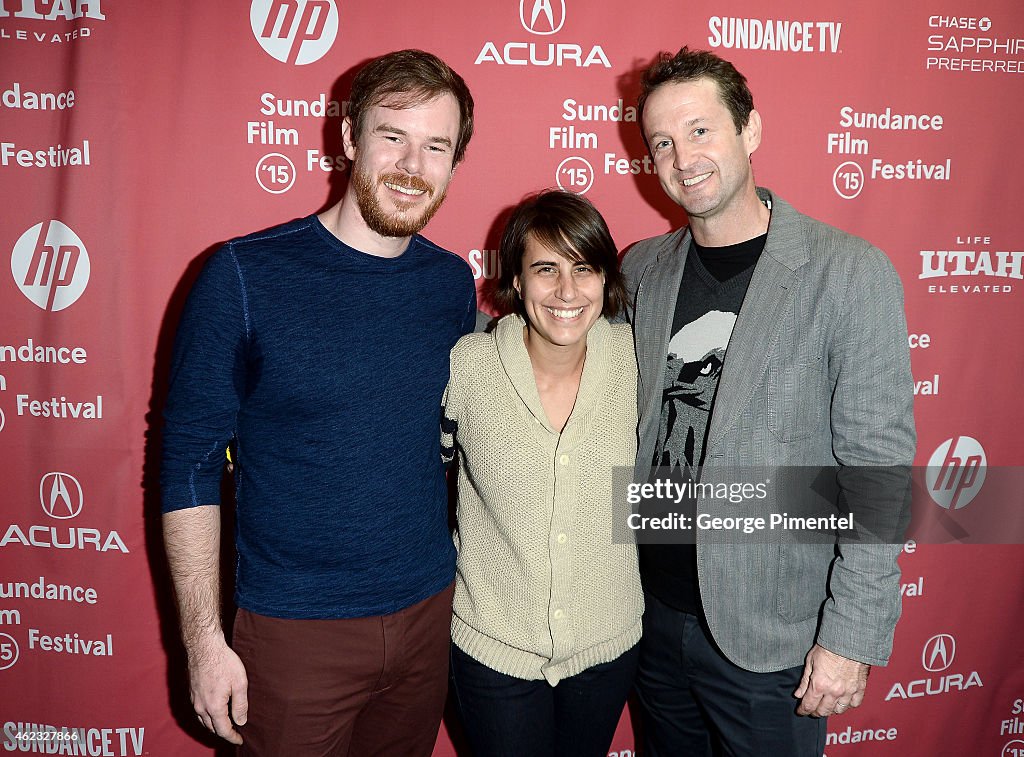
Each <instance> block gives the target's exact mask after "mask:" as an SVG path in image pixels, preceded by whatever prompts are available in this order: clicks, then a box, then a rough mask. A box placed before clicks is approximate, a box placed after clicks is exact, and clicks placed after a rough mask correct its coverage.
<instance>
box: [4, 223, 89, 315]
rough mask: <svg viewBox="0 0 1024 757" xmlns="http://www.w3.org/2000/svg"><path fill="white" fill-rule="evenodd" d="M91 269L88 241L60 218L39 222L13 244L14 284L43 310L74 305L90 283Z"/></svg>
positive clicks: (59, 308) (12, 265)
mask: <svg viewBox="0 0 1024 757" xmlns="http://www.w3.org/2000/svg"><path fill="white" fill-rule="evenodd" d="M89 271H90V265H89V253H88V252H87V251H86V249H85V244H83V242H82V240H81V239H79V237H78V235H77V234H76V233H75V232H74V231H72V230H71V228H70V227H68V226H66V225H65V224H63V223H61V222H60V221H57V220H51V221H44V222H42V223H37V224H36V225H35V226H33V227H32V228H31V229H29V230H28V231H26V232H25V233H24V234H22V235H21V237H20V238H19V239H18V241H17V242H15V243H14V251H13V253H12V254H11V274H12V275H13V276H14V283H15V284H17V285H18V288H19V289H20V290H21V293H22V294H24V295H25V296H26V297H28V299H29V300H31V301H32V302H33V303H35V304H36V305H37V306H38V307H40V308H42V309H43V310H47V311H54V312H56V311H58V310H63V309H64V308H67V307H70V306H71V305H73V304H75V302H76V301H77V300H78V298H79V297H81V296H82V293H83V292H85V287H86V285H87V284H88V283H89Z"/></svg>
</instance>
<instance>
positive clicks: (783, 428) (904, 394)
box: [623, 188, 916, 672]
mask: <svg viewBox="0 0 1024 757" xmlns="http://www.w3.org/2000/svg"><path fill="white" fill-rule="evenodd" d="M758 194H759V195H760V196H761V198H762V199H764V200H769V201H770V202H771V211H772V215H771V222H770V225H769V228H768V241H767V243H766V245H765V249H764V252H763V253H762V255H761V257H760V259H759V260H758V263H757V266H756V267H755V269H754V274H753V278H752V279H751V282H750V287H749V289H748V290H747V294H746V297H745V299H744V301H743V306H742V308H741V309H740V313H739V315H738V317H737V320H736V324H735V328H734V330H733V333H732V337H731V339H730V341H729V345H728V349H727V350H726V357H725V362H724V365H723V367H722V374H721V377H720V381H719V385H718V393H717V398H716V400H715V405H714V409H713V414H712V416H711V420H710V428H709V431H708V439H707V445H706V454H705V469H704V476H705V479H706V480H707V479H709V477H710V478H713V476H714V474H715V471H716V469H719V470H721V469H723V468H725V467H727V466H733V467H736V466H788V465H792V466H817V465H836V464H838V465H840V466H909V465H911V464H912V462H913V458H914V451H915V445H916V437H915V432H914V416H913V379H912V378H911V374H910V352H909V348H908V345H907V327H906V319H905V317H904V313H903V289H902V285H901V283H900V280H899V277H898V275H897V274H896V271H895V270H894V269H893V267H892V264H891V263H890V262H889V260H888V259H887V258H886V257H885V255H884V253H882V252H881V251H880V250H879V249H877V248H875V247H873V246H871V245H870V244H868V243H867V242H865V241H864V240H862V239H859V238H857V237H854V236H852V235H850V234H847V233H845V232H843V231H840V230H839V229H836V228H833V227H831V226H828V225H826V224H823V223H820V222H818V221H815V220H814V219H812V218H809V217H807V216H805V215H803V214H801V213H799V212H797V211H796V210H795V209H794V208H793V207H792V206H790V205H789V204H788V203H787V202H785V201H784V200H782V199H780V198H779V197H774V196H772V195H771V193H770V192H769V191H768V190H765V189H760V188H759V189H758ZM689 247H690V233H689V229H688V228H682V229H679V230H677V231H674V232H672V233H670V234H665V235H663V236H660V237H655V238H653V239H649V240H645V241H643V242H639V243H638V244H636V245H635V246H634V248H633V249H632V250H631V251H630V252H629V254H628V255H626V257H625V260H624V262H623V272H624V273H625V275H626V278H627V282H628V286H629V292H630V295H631V297H632V301H633V303H634V305H633V309H632V312H631V316H632V321H633V328H634V339H635V345H636V355H637V363H638V365H639V369H640V383H639V388H638V409H639V416H640V426H639V451H638V454H637V475H638V476H639V477H642V479H643V480H646V477H647V475H648V472H649V468H650V461H651V459H652V456H653V451H654V446H655V442H656V437H657V433H658V425H659V419H660V414H661V396H662V383H663V380H664V372H665V360H666V356H667V354H668V343H669V339H670V337H671V334H670V331H671V328H672V317H673V314H674V312H675V306H676V297H677V295H678V292H679V282H680V279H681V277H682V274H683V266H684V264H685V262H686V254H687V251H688V250H689ZM905 483H906V486H908V487H909V476H908V477H907V478H906V479H905ZM899 485H901V486H902V482H901V483H900V484H899ZM907 491H909V490H907ZM903 499H904V498H903V497H902V496H901V493H900V492H896V493H895V494H894V503H896V504H894V507H899V506H900V503H902V502H903ZM708 506H711V507H713V506H714V505H707V503H706V502H705V501H703V500H702V501H701V508H702V510H700V511H699V512H703V511H706V510H704V509H703V508H706V507H708ZM712 514H728V513H724V512H722V513H712ZM708 542H709V539H708V538H707V537H705V536H702V534H701V533H700V532H698V534H697V572H698V578H699V582H700V590H701V598H702V602H703V606H704V610H705V613H706V615H707V620H708V624H709V626H710V628H711V633H712V634H713V636H714V638H715V641H716V642H717V643H718V645H719V647H720V648H721V650H722V651H723V652H724V653H725V655H726V656H727V657H728V658H729V659H730V660H732V661H733V662H734V663H736V664H737V665H739V666H741V667H743V668H746V669H748V670H752V671H755V672H767V671H773V670H781V669H784V668H787V667H793V666H795V665H799V664H802V663H803V659H804V656H805V655H806V654H807V652H808V650H810V648H811V646H812V645H813V644H814V643H815V642H817V643H818V644H820V645H821V646H823V647H825V648H826V649H829V650H831V651H833V652H836V653H837V654H840V655H843V656H844V657H847V658H850V659H853V660H859V661H861V662H866V663H869V664H874V665H884V664H885V663H886V662H888V658H889V654H890V652H891V649H892V636H893V630H894V628H895V626H896V621H897V619H898V618H899V615H900V594H899V575H900V574H899V568H898V566H897V564H896V558H897V556H898V555H899V550H900V547H899V545H895V544H882V545H865V544H851V543H848V542H843V541H839V542H838V543H836V544H797V543H794V542H793V540H792V539H785V538H784V539H783V540H782V543H773V544H757V545H746V544H744V545H743V546H737V545H735V544H733V545H723V544H713V543H708Z"/></svg>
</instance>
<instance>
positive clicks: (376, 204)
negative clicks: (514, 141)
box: [342, 94, 459, 237]
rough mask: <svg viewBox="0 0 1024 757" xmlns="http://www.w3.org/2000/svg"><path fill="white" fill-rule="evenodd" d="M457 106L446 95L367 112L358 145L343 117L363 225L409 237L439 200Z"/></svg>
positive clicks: (447, 175)
mask: <svg viewBox="0 0 1024 757" xmlns="http://www.w3.org/2000/svg"><path fill="white" fill-rule="evenodd" d="M458 133H459V106H458V103H457V102H456V100H455V98H454V97H452V95H450V94H444V95H441V96H440V97H436V98H434V99H433V100H429V101H427V102H424V103H422V104H419V105H414V106H411V107H407V108H389V107H387V106H386V105H378V106H374V107H372V108H370V109H369V111H368V113H367V114H366V122H365V126H364V129H363V132H362V134H361V135H360V137H359V139H358V141H355V139H354V135H353V133H352V123H351V121H350V120H349V119H345V122H344V123H343V125H342V141H343V144H344V147H345V155H346V157H348V158H349V160H351V161H353V163H352V179H351V184H350V187H351V191H352V192H353V194H354V195H355V201H356V203H357V205H358V207H359V211H360V213H361V215H362V218H363V221H364V222H365V224H366V226H367V227H368V228H369V229H370V230H371V231H373V232H375V233H376V234H379V235H380V236H382V237H408V236H412V235H413V234H415V233H416V232H418V231H419V230H420V229H422V228H423V227H424V226H426V225H427V222H428V221H429V220H430V219H431V217H432V216H433V215H434V213H435V212H437V209H438V208H439V207H440V206H441V202H442V201H443V200H444V196H445V192H446V191H447V189H448V182H449V181H451V178H452V173H453V172H454V170H455V166H454V163H453V156H454V146H455V142H456V139H457V138H458Z"/></svg>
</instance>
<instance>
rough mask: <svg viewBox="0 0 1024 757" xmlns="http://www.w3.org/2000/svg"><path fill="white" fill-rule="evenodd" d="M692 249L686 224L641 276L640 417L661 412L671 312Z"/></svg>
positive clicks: (636, 325)
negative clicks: (688, 254) (687, 257)
mask: <svg viewBox="0 0 1024 757" xmlns="http://www.w3.org/2000/svg"><path fill="white" fill-rule="evenodd" d="M689 249H690V233H689V229H688V228H685V227H684V228H682V229H679V230H678V231H677V232H676V233H674V234H672V235H671V236H669V237H668V238H667V239H666V241H665V243H664V246H663V247H662V249H661V250H660V251H659V252H658V255H657V256H656V258H655V260H654V262H652V263H651V265H650V266H648V268H647V269H646V270H645V271H644V272H643V274H642V276H641V277H640V282H639V285H638V288H637V294H636V309H635V311H634V316H633V318H634V322H633V330H634V332H635V333H636V345H637V350H636V352H637V355H636V358H637V367H638V368H639V371H640V387H639V397H640V402H639V411H640V417H641V419H649V418H650V417H651V416H652V415H653V416H655V417H660V415H661V393H662V390H663V389H664V387H663V384H664V381H665V358H666V357H667V355H668V343H669V340H670V339H671V338H672V314H673V313H675V311H676V299H677V298H678V296H679V282H680V281H682V278H683V268H684V266H685V265H686V255H687V252H688V251H689ZM666 313H667V314H668V316H667V317H666ZM641 422H643V421H641Z"/></svg>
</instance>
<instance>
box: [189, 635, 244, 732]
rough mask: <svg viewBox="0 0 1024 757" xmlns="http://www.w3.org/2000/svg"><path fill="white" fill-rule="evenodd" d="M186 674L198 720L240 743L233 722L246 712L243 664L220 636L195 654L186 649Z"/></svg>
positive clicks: (241, 721)
mask: <svg viewBox="0 0 1024 757" xmlns="http://www.w3.org/2000/svg"><path fill="white" fill-rule="evenodd" d="M188 676H189V684H190V686H191V696H192V707H193V708H194V709H195V711H196V714H197V715H198V716H199V721H200V722H201V723H202V724H203V725H204V726H205V727H206V728H207V729H209V730H211V731H213V732H214V733H216V734H217V735H218V736H220V737H221V738H223V739H227V740H228V741H230V742H231V743H232V744H241V743H242V734H240V733H239V732H238V731H236V730H235V728H234V726H235V724H237V725H245V721H246V720H247V719H248V716H249V699H248V687H249V682H248V679H246V677H245V667H244V666H243V665H242V661H241V660H240V659H239V658H238V655H237V654H235V653H234V651H233V650H232V649H231V647H229V646H228V645H227V644H226V643H225V642H224V641H223V640H221V641H220V642H219V643H216V644H212V645H211V646H209V647H208V648H206V649H204V650H202V651H201V652H197V653H195V654H193V653H191V652H190V653H189V661H188Z"/></svg>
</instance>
